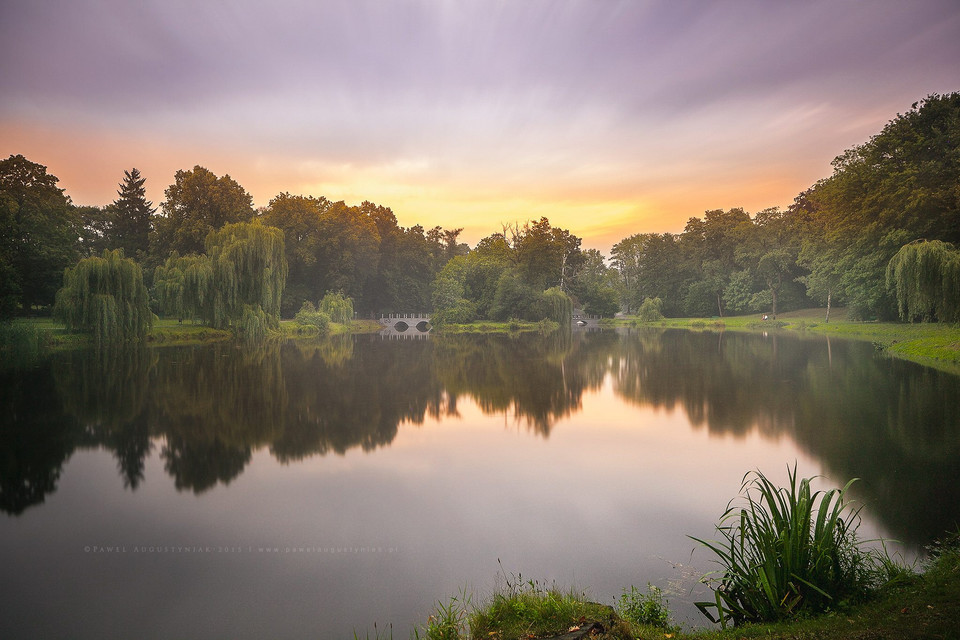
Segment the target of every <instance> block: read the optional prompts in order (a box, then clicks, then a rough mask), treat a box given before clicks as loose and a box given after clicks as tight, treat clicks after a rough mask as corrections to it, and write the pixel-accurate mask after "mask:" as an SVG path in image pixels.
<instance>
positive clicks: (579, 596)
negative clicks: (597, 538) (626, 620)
mask: <svg viewBox="0 0 960 640" xmlns="http://www.w3.org/2000/svg"><path fill="white" fill-rule="evenodd" d="M614 615H615V614H614V610H613V607H610V606H607V605H602V604H598V603H596V602H590V601H589V600H588V599H587V598H586V595H585V594H583V593H580V592H577V591H576V590H574V589H570V590H567V591H562V590H560V589H558V588H556V587H549V588H547V587H545V586H543V585H541V584H540V583H539V582H537V581H534V580H528V581H526V582H524V581H523V580H522V578H521V577H520V576H519V575H518V576H516V577H515V578H512V579H511V578H504V584H503V585H502V586H501V587H500V588H499V589H497V591H496V592H495V593H494V594H493V596H492V597H491V598H490V601H489V602H488V603H487V604H486V605H485V606H483V607H482V608H480V609H478V610H476V611H474V612H473V613H471V614H470V615H469V629H470V637H471V638H497V639H498V640H520V639H522V638H535V637H542V636H545V635H550V634H553V633H556V632H558V631H561V632H565V631H567V630H568V629H570V628H571V627H576V626H578V625H580V624H581V623H583V622H584V621H586V620H597V621H601V620H612V619H613V617H614Z"/></svg>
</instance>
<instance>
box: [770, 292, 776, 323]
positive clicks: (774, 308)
mask: <svg viewBox="0 0 960 640" xmlns="http://www.w3.org/2000/svg"><path fill="white" fill-rule="evenodd" d="M770 294H771V295H772V296H773V319H774V320H776V319H777V290H776V289H770Z"/></svg>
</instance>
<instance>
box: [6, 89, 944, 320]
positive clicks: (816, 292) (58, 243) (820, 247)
mask: <svg viewBox="0 0 960 640" xmlns="http://www.w3.org/2000/svg"><path fill="white" fill-rule="evenodd" d="M958 140H960V93H951V94H947V95H942V96H941V95H931V96H928V97H927V98H925V99H923V100H921V101H919V102H917V103H916V104H914V105H913V107H912V108H911V109H910V110H909V111H908V112H906V113H904V114H900V115H897V116H896V117H895V118H894V119H893V120H891V121H890V122H889V123H888V124H887V125H886V126H885V127H884V128H883V130H882V131H880V132H879V133H878V134H877V135H875V136H874V137H872V138H871V139H870V140H868V141H867V142H865V143H863V144H861V145H858V146H855V147H853V148H851V149H848V150H846V151H845V152H843V153H842V154H841V155H839V156H838V157H837V158H836V159H835V160H834V161H833V173H832V175H830V176H829V177H827V178H824V179H822V180H820V181H818V182H817V183H816V184H814V185H812V186H811V187H809V188H808V189H806V190H804V191H803V192H802V193H800V194H799V195H797V197H796V198H795V200H794V202H793V204H791V205H790V206H789V207H787V208H786V209H783V210H781V209H779V208H768V209H764V210H761V211H758V212H755V213H753V214H751V213H749V212H747V211H745V210H743V209H741V208H736V207H734V208H731V209H728V210H721V209H716V210H710V211H706V212H705V213H704V214H703V216H702V217H691V218H690V219H689V220H688V222H687V224H686V226H685V227H684V229H683V231H681V232H679V233H659V234H658V233H643V232H638V233H635V234H633V235H630V236H629V237H626V238H624V239H622V240H621V241H620V242H618V243H616V244H615V245H614V246H613V248H612V251H611V255H610V256H609V259H608V258H607V257H605V256H603V255H602V254H601V253H600V252H599V251H597V250H596V249H583V248H581V239H580V238H579V237H577V236H576V235H574V234H573V233H571V232H570V231H568V230H566V229H561V228H558V227H555V226H553V225H551V224H550V221H549V220H548V219H547V218H545V217H543V218H540V219H539V220H537V221H528V222H526V223H522V224H521V223H510V222H505V223H501V225H500V229H499V231H495V232H493V233H491V234H490V235H489V236H487V237H486V238H483V239H481V240H480V241H479V242H478V243H477V244H476V246H474V247H472V248H471V247H469V246H468V245H466V244H464V243H461V242H460V241H459V235H460V231H461V230H460V229H449V230H448V229H443V228H442V227H439V226H438V227H434V228H433V229H429V230H425V229H423V228H422V227H420V226H419V225H415V226H413V227H409V228H403V227H400V226H399V225H398V223H397V219H396V217H395V216H394V214H393V212H392V211H391V210H390V209H389V208H387V207H384V206H382V205H377V204H374V203H371V202H363V203H361V204H359V205H355V206H351V205H347V204H345V203H343V202H331V201H329V200H327V199H326V198H324V197H322V196H321V197H313V196H297V195H291V194H289V193H281V194H279V195H277V196H276V197H275V198H273V199H272V200H271V201H270V202H269V203H268V205H267V206H265V207H261V208H259V209H255V208H254V207H253V204H252V197H251V196H250V194H249V193H248V192H247V191H246V190H245V189H244V188H243V187H242V186H241V185H239V184H238V183H237V182H236V181H235V180H233V179H232V178H231V177H230V176H229V175H224V176H216V175H214V174H213V173H212V172H210V171H209V170H207V169H205V168H204V167H200V166H196V167H194V168H193V169H192V170H181V171H177V172H176V174H175V176H174V182H173V184H171V185H170V186H169V187H168V188H167V189H166V191H165V192H164V195H165V198H164V200H163V202H162V203H161V204H160V206H159V208H157V207H154V206H153V204H152V203H151V202H149V201H147V200H146V198H145V187H144V184H145V181H146V178H145V177H144V176H142V175H141V174H140V172H139V171H137V170H136V169H131V170H129V171H125V172H124V177H123V180H122V182H121V184H120V189H119V190H118V198H117V200H116V201H114V202H113V203H111V204H109V205H107V206H105V207H94V206H76V205H74V204H73V203H72V202H71V201H70V198H69V197H67V196H66V195H65V193H64V189H63V188H61V187H59V186H58V182H59V180H58V179H57V178H56V176H54V175H52V174H49V173H47V169H46V167H44V166H42V165H38V164H36V163H33V162H31V161H29V160H27V159H26V158H24V157H23V156H19V155H11V156H10V157H9V158H8V159H6V160H0V210H2V212H3V214H2V215H0V318H11V317H15V316H27V315H34V314H38V313H39V314H48V313H49V312H50V310H51V309H52V306H53V303H54V299H55V294H56V292H57V290H58V289H60V288H61V287H62V286H63V285H64V284H67V285H68V286H69V283H65V282H64V280H63V273H64V270H65V269H66V268H71V267H74V265H78V261H79V260H82V259H87V258H91V257H95V256H100V255H101V254H103V251H104V250H110V251H115V250H122V251H123V252H124V253H123V255H124V257H125V259H129V260H132V261H133V262H134V263H135V264H136V265H137V266H138V267H139V268H140V269H141V271H142V274H143V281H144V284H145V286H146V287H147V290H148V291H149V293H150V305H151V309H152V311H153V312H154V313H156V314H158V315H159V316H161V317H176V318H178V319H180V318H183V317H189V318H197V319H200V320H201V321H202V322H203V323H204V324H206V325H207V326H209V327H212V328H217V329H223V328H230V329H231V330H232V331H234V333H237V334H244V335H248V336H249V335H254V334H256V335H262V334H264V333H266V332H272V331H276V330H277V326H278V321H279V319H280V318H281V317H284V318H292V317H294V315H295V314H297V313H298V312H299V311H301V310H302V309H303V308H304V303H309V304H311V305H314V306H316V305H317V304H318V303H319V301H320V300H321V299H323V298H324V297H325V296H326V295H327V294H330V293H335V294H341V295H342V296H344V298H346V299H350V300H351V301H352V304H353V306H354V310H355V312H356V313H357V315H358V316H361V317H370V318H374V317H376V316H377V315H378V314H382V313H409V312H415V311H416V312H425V311H429V312H430V314H431V319H432V320H433V324H434V325H435V326H443V325H445V324H466V323H471V322H476V321H481V322H508V321H511V320H517V321H532V322H537V321H539V320H542V319H544V318H546V319H548V320H551V321H553V322H557V323H558V324H564V323H566V322H567V320H568V316H569V314H570V313H571V311H572V310H573V309H578V310H580V312H582V313H584V314H587V315H591V316H602V317H612V316H613V315H614V314H615V313H617V312H618V311H626V312H627V313H628V314H634V313H641V314H642V315H643V316H644V317H645V318H647V317H651V316H654V317H655V316H656V315H657V314H662V315H663V316H664V317H666V318H668V319H669V318H679V317H701V318H702V317H711V316H716V317H717V318H723V319H727V318H729V317H730V316H732V315H738V314H741V315H742V314H761V313H763V314H768V315H769V316H770V317H771V318H772V320H774V321H776V322H779V321H780V317H781V316H782V314H783V313H784V312H787V311H792V310H797V309H803V308H808V307H810V306H815V305H817V304H820V305H824V306H825V307H826V309H827V312H826V314H825V317H824V320H823V323H824V324H828V323H830V322H831V321H832V320H833V319H832V318H830V310H831V309H832V308H833V307H835V306H844V307H845V308H846V309H847V310H848V313H849V316H850V318H851V319H857V320H870V321H873V320H880V321H895V320H898V319H899V320H902V321H906V322H914V321H928V322H956V321H957V319H958V318H960V251H958V249H957V244H958V243H960V205H958V203H957V199H956V194H955V191H956V184H957V183H958V180H960V147H958V144H960V143H958ZM98 300H100V301H101V302H100V303H98V304H101V303H102V304H106V303H105V302H104V300H105V299H102V298H98ZM648 301H649V302H648ZM654 304H655V305H656V308H653V307H652V306H651V305H654ZM104 309H105V308H104ZM71 326H72V327H75V328H81V327H80V326H79V325H76V324H71ZM84 326H86V325H84Z"/></svg>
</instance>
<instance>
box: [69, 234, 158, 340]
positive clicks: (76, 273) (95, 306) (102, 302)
mask: <svg viewBox="0 0 960 640" xmlns="http://www.w3.org/2000/svg"><path fill="white" fill-rule="evenodd" d="M54 316H55V317H56V318H58V319H60V320H62V321H63V322H64V323H65V324H66V325H67V328H68V329H70V330H72V331H84V332H87V333H92V334H93V336H94V339H95V341H96V343H97V344H98V345H104V344H108V343H114V342H127V341H130V340H142V339H143V337H144V335H145V334H146V331H147V329H149V328H150V326H151V325H152V323H153V313H152V312H151V311H150V304H149V296H148V295H147V288H146V287H145V286H144V284H143V272H142V271H141V270H140V267H139V266H138V265H137V264H136V263H135V262H134V261H133V260H131V259H129V258H124V257H123V251H121V250H119V249H118V250H116V251H109V250H105V251H104V252H103V256H102V257H99V258H85V259H83V260H81V261H80V262H79V263H77V265H76V266H75V267H73V268H72V269H67V270H66V272H65V273H64V276H63V288H62V289H60V291H58V292H57V299H56V305H55V306H54Z"/></svg>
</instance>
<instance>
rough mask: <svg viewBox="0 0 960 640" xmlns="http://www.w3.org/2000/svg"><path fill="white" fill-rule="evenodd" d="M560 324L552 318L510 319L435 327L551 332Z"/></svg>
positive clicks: (462, 330)
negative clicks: (533, 319) (536, 319)
mask: <svg viewBox="0 0 960 640" xmlns="http://www.w3.org/2000/svg"><path fill="white" fill-rule="evenodd" d="M559 328H560V325H559V324H557V323H556V322H554V321H552V320H540V321H538V322H530V321H527V320H510V321H508V322H491V321H487V320H484V321H478V322H471V323H469V324H444V325H443V326H441V327H437V328H435V331H436V332H437V333H444V334H455V333H526V332H533V331H536V332H539V333H550V332H551V331H555V330H556V329H559Z"/></svg>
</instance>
